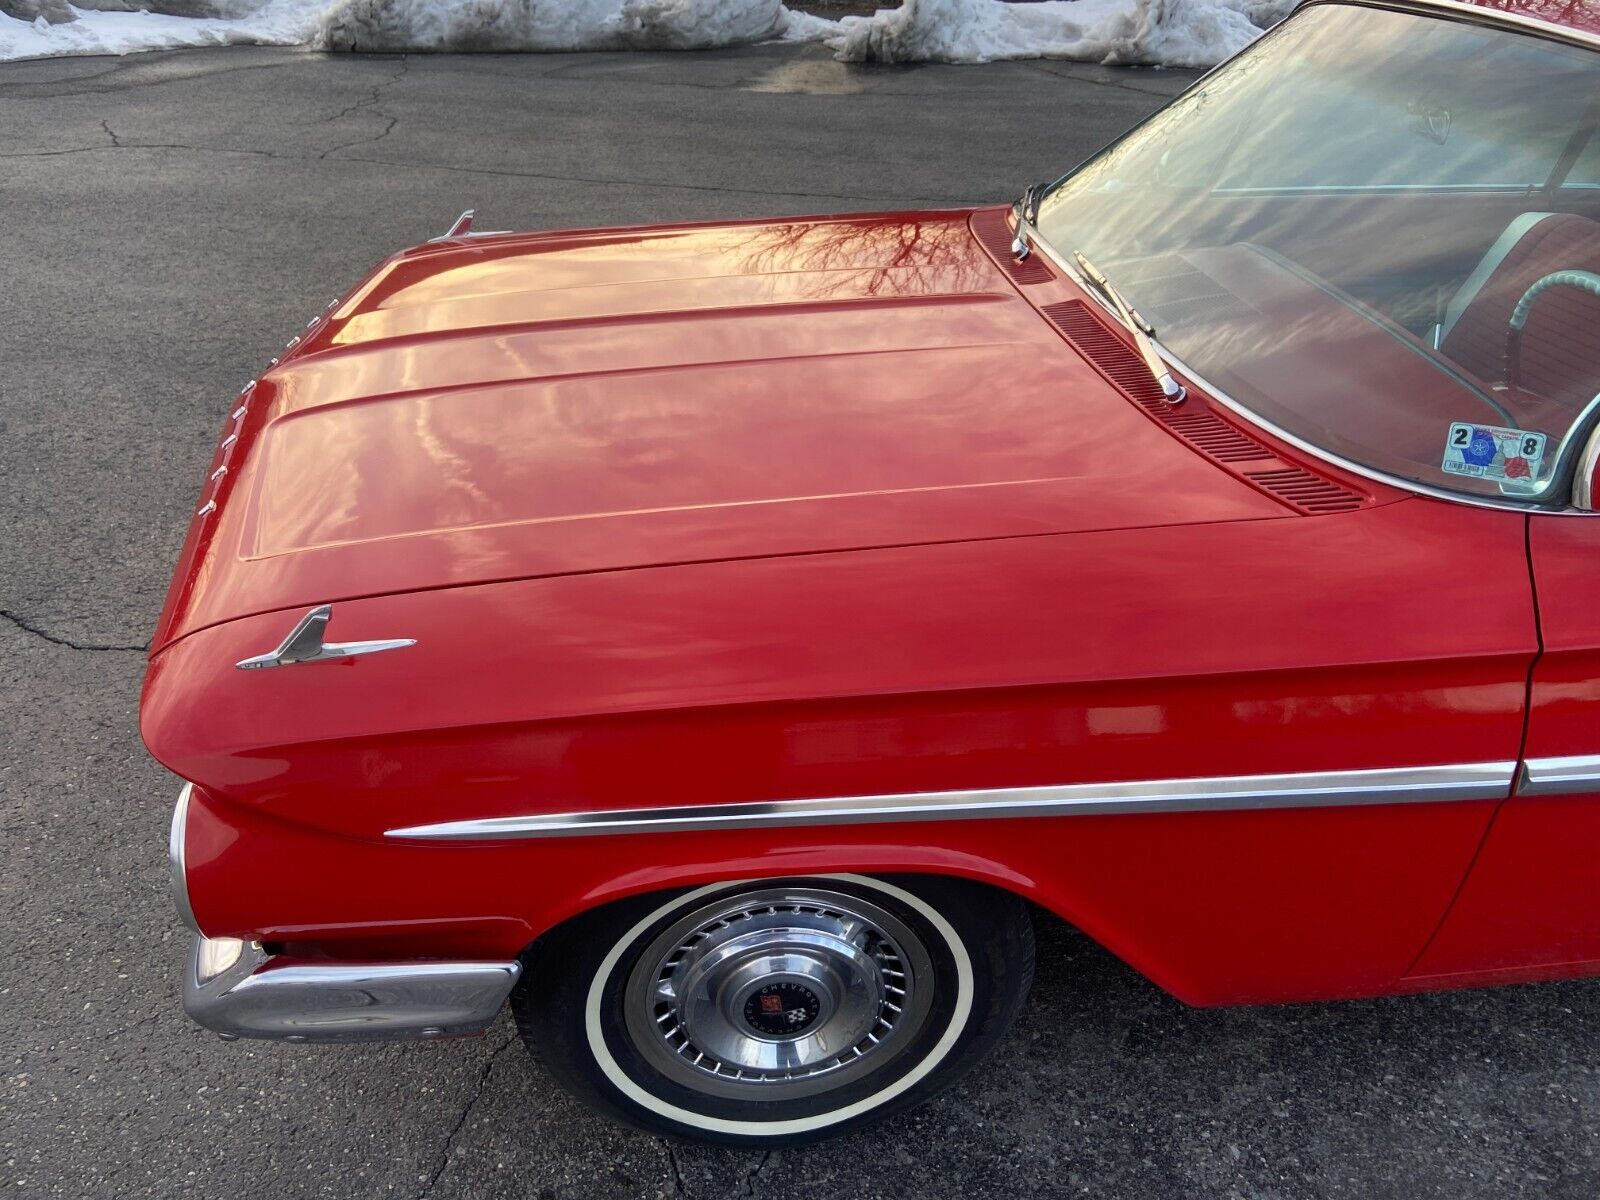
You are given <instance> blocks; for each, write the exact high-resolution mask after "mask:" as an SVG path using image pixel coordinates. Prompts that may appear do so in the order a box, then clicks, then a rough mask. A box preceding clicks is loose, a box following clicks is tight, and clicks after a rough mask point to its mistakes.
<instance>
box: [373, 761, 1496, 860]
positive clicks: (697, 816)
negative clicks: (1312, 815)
mask: <svg viewBox="0 0 1600 1200" xmlns="http://www.w3.org/2000/svg"><path fill="white" fill-rule="evenodd" d="M1517 767H1518V764H1517V763H1516V762H1515V761H1506V762H1480V763H1455V764H1449V765H1444V766H1430V767H1396V768H1380V769H1377V770H1370V769H1363V770H1353V771H1310V772H1303V773H1296V774H1278V775H1228V776H1215V777H1206V778H1185V779H1155V780H1131V781H1121V782H1112V783H1073V784H1063V785H1059V786H1049V787H1017V788H990V789H978V790H963V791H950V792H908V793H899V794H889V795H871V796H833V797H826V798H822V799H810V800H774V801H764V802H759V803H743V804H690V805H671V806H660V807H647V808H632V809H611V810H600V811H595V812H559V813H536V814H530V815H526V816H509V817H484V818H478V819H471V820H462V821H445V822H442V823H439V824H432V825H412V826H407V827H404V828H399V829H390V830H388V831H387V832H386V833H385V835H384V836H385V837H387V838H392V839H396V840H403V841H453V842H462V841H466V842H481V841H504V840H520V839H524V838H556V837H600V836H615V835H619V834H652V833H687V832H706V831H721V830H730V829H773V828H793V827H796V826H809V825H860V824H877V823H885V822H899V823H904V822H913V821H952V820H973V819H996V818H1014V817H1064V816H1108V815H1113V814H1121V813H1184V812H1230V811H1239V810H1261V809H1285V808H1330V807H1347V806H1352V805H1365V804H1417V803H1429V802H1438V801H1463V800H1503V799H1505V798H1506V797H1507V796H1508V795H1509V794H1510V792H1511V785H1512V780H1513V778H1514V777H1515V776H1516V773H1517Z"/></svg>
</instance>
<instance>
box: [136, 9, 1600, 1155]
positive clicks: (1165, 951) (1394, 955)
mask: <svg viewBox="0 0 1600 1200" xmlns="http://www.w3.org/2000/svg"><path fill="white" fill-rule="evenodd" d="M1597 50H1600V16H1597V15H1596V12H1595V10H1593V9H1592V8H1586V6H1583V5H1561V4H1553V3H1510V2H1507V3H1500V4H1487V3H1485V4H1480V5H1476V6H1472V5H1465V4H1459V3H1449V2H1446V0H1426V2H1424V0H1405V2H1400V0H1395V2H1390V0H1371V2H1360V3H1356V2H1350V0H1316V2H1314V3H1311V4H1308V5H1306V6H1304V7H1302V8H1301V9H1300V10H1299V11H1298V12H1297V13H1296V14H1295V15H1294V16H1292V17H1291V18H1290V19H1289V20H1288V21H1287V22H1285V23H1284V24H1283V25H1281V26H1280V27H1279V28H1277V29H1276V30H1275V31H1273V32H1272V33H1270V34H1268V35H1267V36H1265V37H1264V38H1262V39H1261V40H1260V41H1259V42H1258V43H1256V44H1255V45H1254V46H1252V47H1251V48H1250V49H1248V50H1247V51H1245V52H1244V53H1243V54H1241V55H1240V56H1238V57H1237V58H1235V59H1234V60H1232V61H1231V62H1229V63H1227V64H1225V65H1224V66H1223V67H1221V68H1220V69H1218V70H1217V71H1215V72H1214V73H1212V74H1211V75H1209V76H1207V77H1206V78H1205V79H1204V80H1202V81H1201V82H1199V83H1198V84H1196V85H1195V86H1194V87H1193V88H1192V89H1191V90H1190V91H1188V92H1187V93H1186V94H1185V95H1183V96H1182V97H1181V98H1179V99H1178V100H1177V101H1175V102H1174V103H1173V104H1171V105H1170V106H1168V107H1167V108H1165V109H1164V110H1163V111H1161V112H1159V113H1158V114H1156V115H1155V116H1154V117H1152V118H1151V119H1150V120H1148V121H1147V122H1145V123H1144V124H1142V125H1140V126H1139V127H1138V128H1136V129H1135V130H1133V131H1132V132H1130V133H1129V134H1127V135H1126V136H1125V137H1123V138H1122V139H1121V140H1119V141H1118V142H1116V143H1115V144H1114V145H1112V146H1111V147H1109V148H1108V149H1106V150H1105V151H1103V152H1101V153H1100V154H1099V155H1098V156H1096V157H1094V158H1092V159H1090V160H1089V161H1088V162H1087V163H1085V164H1084V165H1082V166H1080V167H1079V168H1077V169H1076V170H1074V171H1073V172H1071V173H1070V174H1068V175H1066V176H1065V177H1063V178H1061V179H1059V180H1057V181H1055V182H1054V183H1052V184H1049V185H1043V186H1037V187H1033V188H1030V189H1028V191H1027V193H1026V194H1025V195H1024V196H1023V198H1022V199H1021V200H1020V201H1019V202H1018V203H1017V204H1015V205H1013V206H1011V207H1009V208H1004V207H999V208H984V209H977V210H963V211H939V212H901V213H891V214H878V215H869V216H848V217H816V218H804V219H798V218H797V219H792V220H781V221H772V220H768V221H754V222H748V223H741V224H733V225H676V226H660V227H651V228H633V229H607V230H586V231H578V232H561V233H543V234H490V235H480V234H476V233H474V232H473V231H472V230H471V229H470V227H469V226H470V221H462V222H459V223H458V224H457V225H456V227H454V228H452V229H451V230H450V231H449V233H447V234H446V235H445V236H443V237H441V238H439V239H436V240H435V241H433V242H430V243H428V244H426V245H423V246H418V247H415V248H412V249H410V250H406V251H404V252H402V253H400V254H397V255H395V256H394V257H393V258H391V259H390V260H389V261H387V262H385V263H384V264H382V265H381V266H380V267H379V268H378V269H377V270H376V271H375V272H374V273H373V274H372V275H371V276H369V277H368V278H367V279H366V280H365V281H364V282H362V283H361V284H360V285H359V286H358V287H356V288H355V289H354V290H353V291H352V292H350V293H349V294H348V295H346V296H344V297H342V298H341V299H339V300H337V301H335V302H334V303H333V304H332V305H330V306H329V307H328V309H327V310H326V311H324V312H323V313H322V314H321V315H320V316H319V317H317V318H316V319H315V320H313V321H312V323H311V325H310V326H309V327H308V328H307V329H306V330H305V331H304V332H303V333H302V334H301V335H300V336H299V337H297V338H296V339H294V341H292V342H291V343H290V345H289V348H288V350H287V351H286V352H285V353H284V354H283V356H282V357H281V358H280V359H274V360H273V363H272V365H271V368H270V370H268V371H266V372H265V373H264V374H263V375H262V376H261V378H260V379H259V380H255V381H252V382H251V383H250V385H249V386H247V387H246V388H245V389H244V390H243V391H242V392H241V393H240V394H239V397H238V401H237V405H236V407H235V408H234V409H233V411H232V414H231V416H230V418H229V419H228V421H227V423H226V427H225V430H224V434H223V436H222V439H221V444H220V446H219V447H218V449H217V452H216V458H215V461H214V462H213V463H212V464H211V466H210V468H209V469H208V473H209V476H210V482H209V483H208V484H207V485H206V487H205V490H204V493H203V495H202V496H201V498H200V500H199V502H198V503H197V506H196V507H197V511H196V512H195V514H194V516H193V521H192V526H191V529H190V532H189V535H188V540H187V543H186V545H185V547H184V550H183V554H182V559H181V562H180V564H179V567H178V570H177V573H176V578H175V580H174V582H173V586H172V590H171V594H170V596H169V598H168V601H167V605H166V609H165V611H164V613H163V614H162V616H161V620H160V626H159V630H158V632H157V635H156V637H155V639H154V642H153V645H152V649H151V655H150V671H149V677H148V680H147V682H146V686H145V693H144V700H143V712H142V718H143V732H144V737H145V740H146V742H147V743H148V745H149V747H150V749H151V752H152V753H153V754H154V755H155V756H156V757H157V758H158V759H160V760H161V762H163V763H164V764H166V765H167V766H168V767H169V768H171V770H172V771H174V772H175V773H176V774H177V775H178V776H180V777H181V778H182V779H183V780H184V781H186V782H185V783H184V786H183V789H182V795H181V799H180V801H179V803H178V807H177V812H176V814H175V816H174V820H173V825H172V842H171V859H172V867H173V886H174V891H175V893H176V896H177V899H178V904H179V907H180V909H181V910H182V912H183V915H184V917H185V919H186V920H187V921H188V922H189V924H191V925H192V926H193V927H194V929H195V930H196V932H197V935H198V936H197V938H196V944H195V952H194V956H193V959H192V965H191V967H190V970H189V974H188V977H187V979H186V981H185V988H184V1000H185V1006H186V1008H187V1009H188V1011H189V1013H190V1014H191V1015H192V1016H193V1017H194V1019H195V1020H197V1021H199V1022H200V1023H201V1024H203V1025H205V1026H208V1027H210V1028H211V1029H214V1030H216V1031H218V1032H219V1033H221V1034H222V1035H223V1036H224V1037H227V1038H233V1037H263V1038H280V1039H284V1040H288V1041H310V1040H334V1041H339V1040H357V1039H374V1038H397V1037H418V1038H426V1037H445V1036H451V1035H460V1034H472V1033H478V1032H481V1031H483V1029H484V1028H485V1026H486V1025H487V1024H488V1023H489V1022H490V1021H492V1020H493V1019H494V1018H495V1017H496V1014H497V1013H498V1012H499V1010H500V1008H501V1007H502V1005H503V1004H504V1003H506V1002H507V1001H508V1000H509V1002H510V1005H511V1008H512V1010H513V1012H514V1013H515V1016H516V1019H517V1022H518V1025H519V1027H520V1029H521V1031H522V1033H523V1035H524V1037H525V1038H526V1039H527V1040H528V1042H529V1043H530V1044H531V1045H534V1046H536V1047H537V1050H538V1053H539V1056H540V1057H541V1059H542V1060H543V1062H544V1063H545V1064H546V1065H547V1067H548V1068H549V1070H551V1071H552V1072H553V1073H554V1074H555V1075H556V1076H557V1077H558V1078H559V1079H560V1080H561V1081H562V1082H563V1083H564V1084H566V1085H567V1086H568V1087H570V1088H571V1089H572V1090H573V1091H574V1092H576V1093H577V1094H578V1095H579V1096H581V1097H583V1098H584V1099H586V1100H587V1101H589V1102H590V1103H591V1104H593V1105H594V1106H595V1107H597V1108H599V1109H600V1110H602V1111H603V1112H606V1113H608V1114H610V1115H612V1116H614V1117H616V1118H618V1119H621V1120H624V1121H628V1122H631V1123H633V1124H635V1125H640V1126H644V1127H647V1128H651V1129H654V1130H658V1131H663V1132H666V1133H669V1134H673V1135H677V1136H682V1137H692V1138H703V1139H709V1140H714V1141H720V1142H725V1143H735V1144H753V1145H773V1144H778V1143H783V1142H792V1141H799V1140H804V1139H808V1138H813V1137H817V1136H821V1135H825V1134H829V1133H834V1132H837V1131H840V1130H842V1129H845V1128H849V1127H852V1126H855V1125H858V1124H860V1123H863V1122H866V1121H869V1120H873V1119H876V1118H880V1117H882V1116H884V1115H885V1114H887V1113H890V1112H893V1111H896V1110H898V1109H902V1108H905V1107H906V1106H909V1105H911V1104H914V1103H917V1102H918V1101H920V1100H923V1099H925V1098H927V1097H928V1096H929V1095H930V1094H932V1093H933V1092H935V1091H936V1090H938V1089H939V1088H941V1087H942V1086H945V1085H948V1084H949V1083H950V1082H952V1081H953V1080H954V1079H956V1078H957V1077H958V1076H959V1075H960V1074H961V1073H962V1072H963V1071H965V1070H966V1069H968V1068H970V1067H971V1066H973V1065H974V1064H975V1063H976V1062H977V1061H978V1060H979V1059H980V1058H982V1056H983V1055H984V1054H985V1052H986V1051H988V1050H989V1049H990V1048H991V1047H992V1046H993V1045H994V1044H995V1043H996V1041H997V1040H998V1039H999V1038H1000V1037H1001V1035H1002V1033H1003V1032H1004V1030H1005V1028H1006V1026H1007V1024H1008V1023H1009V1022H1010V1021H1011V1019H1012V1017H1013V1016H1014V1015H1015V1014H1016V1012H1017V1010H1018V1008H1019V1006H1020V1005H1021V1003H1022V1000H1023V997H1024V994H1025V992H1026V989H1027V986H1028V981H1029V977H1030V974H1031V971H1032V965H1033V943H1032V934H1031V932H1030V924H1029V911H1030V906H1034V905H1037V906H1040V907H1042V908H1044V909H1048V910H1051V911H1053V912H1055V913H1058V914H1060V916H1062V917H1064V918H1065V919H1066V920H1068V921H1070V922H1071V923H1072V924H1074V925H1075V926H1077V927H1078V928H1080V929H1082V930H1083V931H1085V932H1086V934H1087V935H1089V936H1091V937H1093V938H1094V939H1096V940H1097V941H1098V942H1099V943H1101V944H1102V945H1104V946H1105V947H1107V948H1108V949H1109V950H1110V951H1111V952H1112V953H1114V954H1116V955H1118V956H1120V957H1121V958H1123V959H1124V960H1125V961H1127V962H1128V963H1130V964H1131V965H1132V966H1133V967H1135V968H1136V969H1138V970H1139V971H1141V972H1143V973H1144V974H1145V975H1146V976H1148V977H1149V978H1150V979H1151V980H1153V981H1154V982H1155V983H1157V984H1158V985H1160V986H1161V987H1163V988H1165V989H1167V990H1169V991H1170V992H1172V993H1173V994H1174V995H1176V996H1178V997H1181V998H1182V999H1184V1000H1186V1001H1188V1002H1190V1003H1193V1004H1199V1005H1219V1004H1245V1003H1259V1002H1267V1001H1294V1000H1327V999H1333V998H1339V997H1357V996H1374V995H1378V994H1382V993H1394V992H1405V991H1412V990H1421V989H1429V988H1442V987H1453V986H1460V985H1473V984H1488V983H1500V982H1511V981H1523V980H1537V979H1550V978H1555V977H1561V976H1575V975H1585V974H1593V973H1596V972H1600V865H1597V864H1600V603H1597V602H1596V594H1597V588H1600V520H1597V519H1595V517H1594V515H1593V510H1594V509H1596V508H1597V507H1600V500H1597V496H1596V490H1595V489H1596V482H1597V480H1596V476H1597V473H1600V432H1597V429H1596V426H1597V422H1600V332H1597V331H1600V134H1597V131H1596V130H1597V122H1600V55H1597V53H1596V51H1597Z"/></svg>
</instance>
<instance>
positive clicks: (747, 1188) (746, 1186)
mask: <svg viewBox="0 0 1600 1200" xmlns="http://www.w3.org/2000/svg"><path fill="white" fill-rule="evenodd" d="M775 1153H777V1151H775V1150H763V1151H762V1152H761V1161H760V1162H758V1163H756V1165H755V1167H754V1168H752V1169H751V1170H750V1171H748V1172H746V1174H745V1177H744V1181H743V1182H742V1183H741V1184H740V1191H741V1192H742V1193H743V1194H744V1195H746V1196H754V1195H755V1194H756V1176H758V1175H760V1174H761V1172H763V1171H765V1170H766V1169H767V1164H768V1163H769V1162H771V1161H772V1156H773V1155H774V1154H775Z"/></svg>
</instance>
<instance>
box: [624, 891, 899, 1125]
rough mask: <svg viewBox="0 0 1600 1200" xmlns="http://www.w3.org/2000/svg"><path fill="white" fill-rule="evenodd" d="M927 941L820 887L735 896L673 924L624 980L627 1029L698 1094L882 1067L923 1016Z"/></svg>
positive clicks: (776, 1093) (778, 1094)
mask: <svg viewBox="0 0 1600 1200" xmlns="http://www.w3.org/2000/svg"><path fill="white" fill-rule="evenodd" d="M930 984H931V966H930V964H929V961H928V957H927V952H926V951H925V950H924V948H923V946H922V943H921V941H920V940H919V939H918V938H917V937H916V935H915V934H914V933H913V932H912V931H911V930H910V929H908V928H907V927H906V926H905V925H904V924H903V923H902V922H901V921H899V920H898V919H897V918H895V917H894V916H893V915H892V914H890V913H888V912H885V911H884V910H883V909H881V908H879V907H878V906H877V905H874V904H872V903H870V902H868V901H865V900H862V899H860V898H859V897H857V896H852V895H846V894H844V893H840V892H832V891H827V890H823V889H815V888H769V889H762V890H760V891H750V892H744V893H741V894H736V895H730V896H725V897H723V898H722V899H720V900H717V901H715V902H714V903H712V904H709V905H707V906H705V907H703V908H700V909H697V910H696V911H695V912H693V913H690V914H689V915H687V916H686V917H684V918H683V919H681V920H679V921H677V922H674V923H673V924H672V925H671V926H669V927H668V928H667V929H665V930H664V931H663V932H662V933H661V934H660V935H659V936H658V937H656V938H655V939H654V940H653V941H652V942H651V943H650V945H649V946H647V947H646V949H645V952H644V953H643V954H641V955H640V957H639V959H638V960H637V964H636V966H635V967H634V969H633V972H632V973H631V975H630V976H629V979H628V983H627V985H626V993H625V995H626V1000H625V1004H626V1017H627V1025H628V1029H629V1032H630V1034H631V1035H632V1037H633V1039H634V1042H635V1044H636V1045H637V1046H638V1048H639V1049H640V1050H641V1051H642V1052H643V1053H644V1055H645V1056H646V1057H647V1058H648V1059H649V1060H650V1061H651V1062H652V1063H653V1064H654V1065H655V1066H656V1067H657V1068H658V1069H660V1070H662V1071H663V1072H664V1073H666V1074H668V1075H669V1076H671V1077H672V1078H673V1079H675V1080H676V1081H678V1082H680V1083H684V1084H687V1085H688V1086H691V1087H693V1088H694V1089H695V1090H697V1091H701V1092H706V1093H710V1094H716V1095H725V1096H746V1097H750V1098H761V1099H778V1098H791V1097H794V1096H799V1095H806V1094H813V1093H815V1092H818V1091H824V1090H829V1089H831V1088H834V1087H838V1086H842V1085H843V1084H845V1083H847V1082H848V1081H849V1080H851V1079H854V1078H858V1077H859V1076H860V1075H861V1074H863V1073H864V1072H865V1071H867V1070H871V1069H875V1068H876V1067H878V1066H881V1065H883V1064H885V1063H886V1062H887V1061H888V1059H889V1058H890V1057H891V1056H892V1055H893V1054H894V1053H895V1051H896V1050H897V1049H898V1048H899V1047H900V1046H901V1045H903V1044H904V1043H905V1042H906V1041H907V1040H908V1039H909V1038H910V1036H911V1035H912V1034H913V1033H914V1032H915V1030H916V1029H917V1028H918V1027H919V1026H920V1025H921V1024H922V1021H923V1018H924V1017H925V1016H926V1014H927V1009H928V1006H929V996H928V992H929V990H930Z"/></svg>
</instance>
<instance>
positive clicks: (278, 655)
mask: <svg viewBox="0 0 1600 1200" xmlns="http://www.w3.org/2000/svg"><path fill="white" fill-rule="evenodd" d="M332 616H333V605H331V604H322V605H318V606H317V607H316V608H313V609H312V610H311V611H310V612H308V613H307V614H306V615H305V616H303V617H301V618H300V620H299V623H298V624H296V625H295V627H294V628H293V629H291V630H290V631H289V636H288V637H286V638H284V639H283V642H282V644H281V645H279V647H278V648H277V649H276V650H274V651H272V652H271V653H270V654H258V655H256V656H255V657H254V658H247V659H245V660H244V661H243V662H238V663H235V664H234V666H236V667H238V668H239V670H241V671H259V670H262V669H264V668H266V667H293V666H298V665H299V664H300V663H311V662H326V661H328V660H329V659H334V658H350V657H352V656H354V655H357V654H376V653H378V652H379V651H380V650H401V649H404V648H405V647H407V646H415V645H416V644H417V639H416V638H390V639H388V640H387V641H381V642H324V641H323V640H322V635H323V632H324V631H325V630H326V629H327V628H328V621H329V620H330V619H331V618H332Z"/></svg>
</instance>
